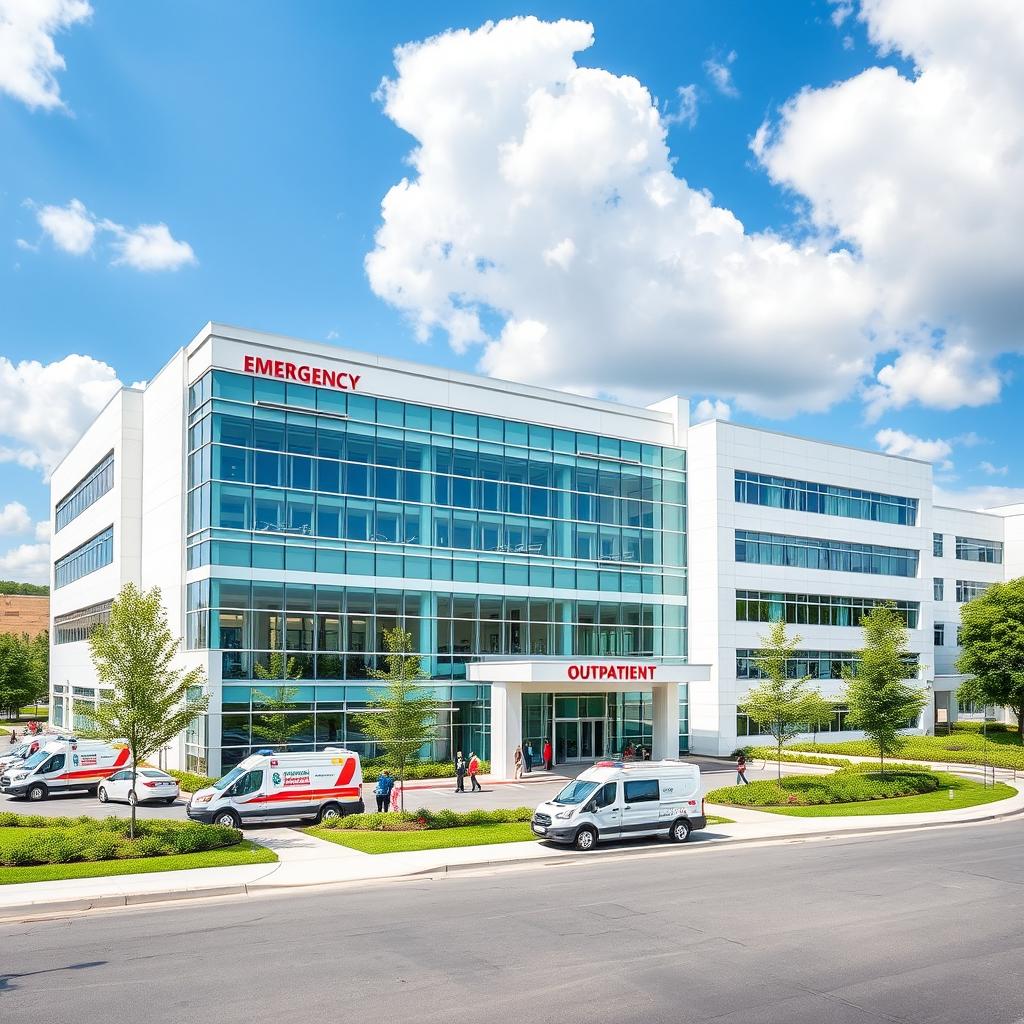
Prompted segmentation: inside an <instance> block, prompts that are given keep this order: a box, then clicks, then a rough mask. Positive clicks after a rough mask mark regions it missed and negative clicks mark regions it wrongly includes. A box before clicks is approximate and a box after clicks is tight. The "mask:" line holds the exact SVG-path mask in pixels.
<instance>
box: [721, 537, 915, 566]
mask: <svg viewBox="0 0 1024 1024" xmlns="http://www.w3.org/2000/svg"><path fill="white" fill-rule="evenodd" d="M917 555H918V553H917V552H916V551H914V550H913V549H912V548H892V547H883V546H882V545H880V544H853V543H850V542H848V541H840V540H821V539H820V538H817V537H791V536H788V535H785V534H778V533H759V532H757V531H755V530H737V531H736V561H737V562H753V563H755V564H757V565H785V566H792V567H796V568H800V569H830V570H832V571H834V572H863V573H870V574H873V575H878V576H916V575H917Z"/></svg>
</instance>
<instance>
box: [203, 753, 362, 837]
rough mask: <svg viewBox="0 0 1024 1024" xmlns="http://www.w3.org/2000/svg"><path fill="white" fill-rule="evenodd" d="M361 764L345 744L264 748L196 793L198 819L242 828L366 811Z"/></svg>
mask: <svg viewBox="0 0 1024 1024" xmlns="http://www.w3.org/2000/svg"><path fill="white" fill-rule="evenodd" d="M362 788H363V768H362V764H361V763H360V761H359V755H358V754H357V753H355V752H354V751H352V750H343V749H342V748H341V747H327V748H326V749H325V750H322V751H320V752H318V753H295V754H287V753H284V754H277V753H275V752H274V751H272V750H260V751H258V752H257V753H255V754H253V755H252V756H251V757H247V758H246V759H245V760H244V761H242V763H241V764H239V765H238V766H237V767H235V768H232V769H231V771H229V772H228V773H227V775H225V776H224V778H222V779H220V780H219V781H217V782H215V783H214V784H213V785H212V786H211V787H210V788H209V789H201V790H200V791H199V792H198V793H193V794H192V799H191V800H190V801H189V804H188V816H189V817H190V818H192V819H194V820H195V821H204V822H206V823H207V824H209V823H211V822H213V823H214V824H217V825H230V826H231V827H232V828H240V827H241V826H242V825H243V824H249V823H250V822H261V821H285V820H287V819H289V818H311V819H313V820H315V821H327V820H329V819H330V818H338V817H340V816H341V815H343V814H362V813H363V811H364V810H365V806H364V804H363V798H362Z"/></svg>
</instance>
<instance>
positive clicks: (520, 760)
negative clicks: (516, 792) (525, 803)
mask: <svg viewBox="0 0 1024 1024" xmlns="http://www.w3.org/2000/svg"><path fill="white" fill-rule="evenodd" d="M553 756H554V751H553V750H552V749H551V740H545V741H544V746H543V747H542V748H541V757H543V759H544V770H545V771H551V767H552V764H553V763H554V762H553V760H552V758H553ZM533 758H534V753H533V742H532V741H531V740H527V741H526V742H525V743H524V744H522V745H521V746H518V747H516V751H515V754H513V761H514V762H515V768H516V771H515V776H516V778H517V779H521V778H522V777H523V774H524V773H525V774H527V775H529V774H530V772H532V771H533Z"/></svg>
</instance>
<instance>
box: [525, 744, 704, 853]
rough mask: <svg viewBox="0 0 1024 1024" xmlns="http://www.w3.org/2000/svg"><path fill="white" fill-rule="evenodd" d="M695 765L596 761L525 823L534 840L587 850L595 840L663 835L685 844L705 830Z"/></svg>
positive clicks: (698, 774) (698, 779) (671, 762)
mask: <svg viewBox="0 0 1024 1024" xmlns="http://www.w3.org/2000/svg"><path fill="white" fill-rule="evenodd" d="M707 823H708V822H707V818H706V817H705V815H704V801H703V799H702V798H701V795H700V769H699V768H698V767H697V766H696V765H695V764H687V763H686V762H685V761H673V760H669V759H666V760H664V761H637V762H635V763H634V762H623V761H598V762H597V764H595V765H594V766H593V767H592V768H588V769H587V770H586V771H584V772H581V773H580V774H579V775H578V776H577V777H576V778H575V779H573V781H572V782H570V783H569V784H568V785H567V786H566V787H565V788H564V789H563V790H562V791H561V792H560V793H559V794H558V796H556V797H555V798H554V799H552V800H548V801H546V802H545V803H542V804H541V805H540V806H539V807H538V808H537V810H536V811H534V813H533V818H532V820H531V822H530V825H531V829H532V831H533V834H534V835H535V836H537V837H538V838H539V839H548V840H550V841H551V842H554V843H566V844H568V845H572V846H575V847H576V849H577V850H592V849H593V848H594V847H595V846H596V845H597V844H598V843H599V842H608V841H609V840H617V839H639V838H642V837H645V836H664V837H665V838H667V839H671V840H672V841H673V842H675V843H685V842H686V840H687V839H689V838H690V833H691V832H693V831H694V830H695V829H701V828H707Z"/></svg>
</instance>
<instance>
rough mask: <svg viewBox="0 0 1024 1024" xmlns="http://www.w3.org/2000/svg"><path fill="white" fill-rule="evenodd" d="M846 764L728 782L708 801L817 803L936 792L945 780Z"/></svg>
mask: <svg viewBox="0 0 1024 1024" xmlns="http://www.w3.org/2000/svg"><path fill="white" fill-rule="evenodd" d="M858 769H859V766H858V767H854V768H849V769H847V768H843V769H841V770H840V771H837V772H834V773H833V774H832V775H791V776H788V777H786V778H783V779H782V781H781V782H778V781H764V782H751V783H750V784H749V785H742V784H741V785H739V786H724V787H723V788H721V789H713V790H712V791H711V792H710V793H708V794H707V796H706V799H707V801H708V803H714V804H734V805H736V806H738V807H789V806H794V805H796V806H809V805H816V804H846V803H858V802H860V801H866V800H890V799H892V798H894V797H901V796H916V795H918V794H920V793H934V792H935V791H936V790H937V789H938V788H939V786H940V785H941V782H940V780H939V778H938V776H936V775H933V774H931V773H930V772H923V771H915V770H910V771H907V770H901V769H896V770H893V771H889V770H886V773H885V775H884V776H883V775H882V774H881V773H880V772H878V771H870V772H868V771H863V770H858Z"/></svg>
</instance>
